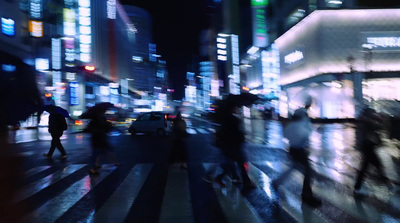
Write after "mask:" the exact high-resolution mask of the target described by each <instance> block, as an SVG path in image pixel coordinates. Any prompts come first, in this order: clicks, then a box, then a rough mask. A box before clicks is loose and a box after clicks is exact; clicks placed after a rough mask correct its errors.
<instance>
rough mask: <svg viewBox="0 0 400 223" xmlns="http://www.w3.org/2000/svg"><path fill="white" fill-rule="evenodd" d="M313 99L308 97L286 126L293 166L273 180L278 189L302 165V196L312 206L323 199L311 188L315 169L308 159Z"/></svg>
mask: <svg viewBox="0 0 400 223" xmlns="http://www.w3.org/2000/svg"><path fill="white" fill-rule="evenodd" d="M311 103H312V101H311V99H308V100H307V101H306V103H305V106H304V107H303V108H299V109H297V110H296V111H295V112H294V113H293V116H292V118H291V121H290V123H289V124H288V125H287V126H286V127H285V130H284V137H285V138H286V139H288V140H289V155H290V157H291V159H292V162H293V166H292V167H290V168H289V169H288V170H286V171H285V172H284V173H282V174H281V175H280V176H279V177H278V178H276V179H275V180H273V181H272V186H273V188H274V189H275V190H276V191H278V187H279V185H281V184H282V183H283V181H284V180H285V179H286V178H287V177H288V176H289V174H290V173H291V172H292V171H293V170H294V167H297V168H299V167H301V169H300V170H302V172H303V174H304V181H303V190H302V194H301V198H302V200H303V202H305V203H307V204H308V205H310V206H312V207H318V206H320V205H321V201H320V200H319V199H317V198H316V197H314V195H313V192H312V190H311V177H312V172H313V170H312V169H311V166H310V164H309V161H308V151H307V148H308V146H309V138H310V135H311V132H312V125H311V120H310V118H309V116H308V113H307V110H308V109H309V108H310V106H311Z"/></svg>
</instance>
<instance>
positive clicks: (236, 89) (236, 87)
mask: <svg viewBox="0 0 400 223" xmlns="http://www.w3.org/2000/svg"><path fill="white" fill-rule="evenodd" d="M231 43H232V44H231V45H232V76H233V84H232V85H231V87H230V93H232V94H240V69H239V38H238V36H237V35H233V34H232V35H231Z"/></svg>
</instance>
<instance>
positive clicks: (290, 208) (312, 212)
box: [249, 163, 330, 223]
mask: <svg viewBox="0 0 400 223" xmlns="http://www.w3.org/2000/svg"><path fill="white" fill-rule="evenodd" d="M249 175H250V177H251V179H252V180H253V181H254V182H255V183H256V184H257V185H260V186H261V188H262V189H263V190H264V191H265V193H266V194H267V195H268V197H269V198H270V199H271V200H278V199H279V198H278V197H276V195H275V193H272V191H271V190H273V189H272V186H271V182H272V179H271V178H270V177H269V176H268V175H266V174H265V173H264V172H262V171H261V170H260V169H259V168H257V167H256V166H254V165H253V164H251V163H249ZM280 190H281V191H283V193H284V196H282V197H283V198H284V199H281V200H280V201H279V203H280V206H281V207H282V209H283V210H284V211H285V212H286V213H288V214H289V215H290V216H291V217H292V218H293V219H295V220H296V221H297V222H300V223H302V222H304V223H308V222H310V223H327V222H330V221H329V220H328V219H326V218H325V217H324V215H323V214H322V213H321V212H320V211H319V210H318V209H313V208H311V207H309V206H308V205H302V201H301V200H300V199H299V198H297V197H296V196H295V195H293V194H292V193H291V192H290V191H288V190H286V189H284V188H283V187H280Z"/></svg>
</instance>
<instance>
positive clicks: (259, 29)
mask: <svg viewBox="0 0 400 223" xmlns="http://www.w3.org/2000/svg"><path fill="white" fill-rule="evenodd" d="M251 6H252V11H253V21H252V22H253V46H257V47H266V46H268V35H267V10H266V9H267V6H268V0H252V1H251Z"/></svg>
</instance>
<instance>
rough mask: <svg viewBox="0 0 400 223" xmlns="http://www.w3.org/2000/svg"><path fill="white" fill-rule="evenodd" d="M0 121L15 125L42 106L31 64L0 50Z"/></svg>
mask: <svg viewBox="0 0 400 223" xmlns="http://www.w3.org/2000/svg"><path fill="white" fill-rule="evenodd" d="M0 67H1V69H0V96H1V99H2V102H1V105H0V108H1V109H0V119H2V120H3V121H1V123H6V125H15V124H17V123H18V122H19V121H23V120H26V119H27V118H28V117H29V116H30V115H32V114H33V113H35V112H38V111H40V110H41V108H42V107H43V105H42V104H43V102H42V99H41V97H40V92H39V89H38V87H37V81H36V74H35V70H34V68H33V67H32V66H29V65H28V64H26V63H24V62H23V61H22V60H21V59H19V58H17V57H15V56H13V55H11V54H9V53H6V52H3V51H0Z"/></svg>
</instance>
